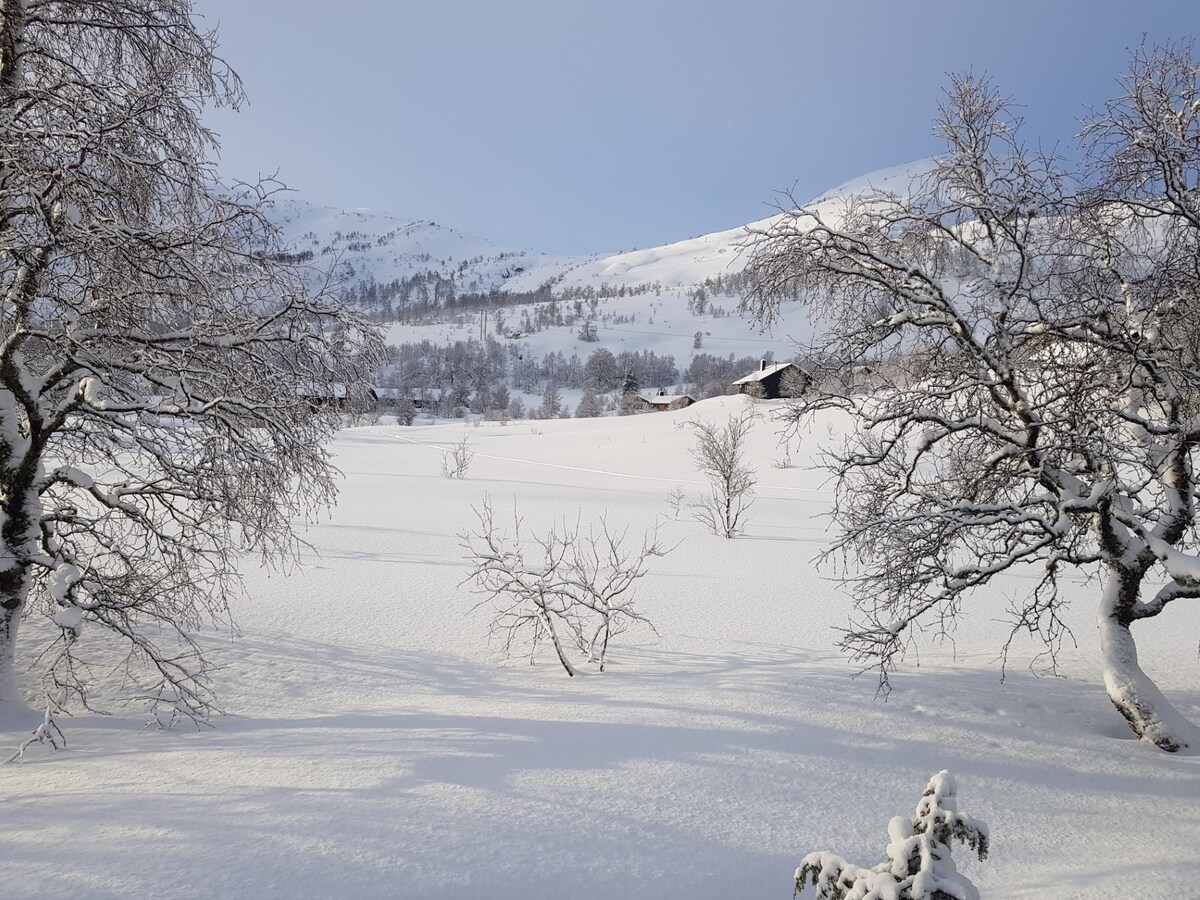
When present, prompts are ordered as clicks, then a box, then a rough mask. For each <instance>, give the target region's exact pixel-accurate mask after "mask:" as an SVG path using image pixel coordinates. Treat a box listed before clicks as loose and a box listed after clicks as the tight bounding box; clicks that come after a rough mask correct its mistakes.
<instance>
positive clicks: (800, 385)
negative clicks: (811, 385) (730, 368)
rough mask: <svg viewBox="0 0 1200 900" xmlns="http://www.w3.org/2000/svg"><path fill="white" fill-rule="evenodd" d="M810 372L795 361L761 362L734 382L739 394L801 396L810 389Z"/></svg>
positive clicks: (778, 397)
mask: <svg viewBox="0 0 1200 900" xmlns="http://www.w3.org/2000/svg"><path fill="white" fill-rule="evenodd" d="M808 381H809V378H808V374H807V373H806V372H804V370H803V369H801V368H800V367H799V366H797V365H796V364H795V363H768V362H767V361H766V360H765V359H764V360H762V362H760V363H759V366H758V369H757V371H754V372H751V373H750V374H749V375H746V376H745V377H743V378H739V379H738V380H737V381H735V382H734V383H733V386H734V387H735V388H737V391H738V393H739V394H750V395H751V396H754V397H762V398H763V399H766V400H778V399H780V398H781V397H799V396H800V395H801V394H803V393H804V392H805V391H806V390H807V389H808Z"/></svg>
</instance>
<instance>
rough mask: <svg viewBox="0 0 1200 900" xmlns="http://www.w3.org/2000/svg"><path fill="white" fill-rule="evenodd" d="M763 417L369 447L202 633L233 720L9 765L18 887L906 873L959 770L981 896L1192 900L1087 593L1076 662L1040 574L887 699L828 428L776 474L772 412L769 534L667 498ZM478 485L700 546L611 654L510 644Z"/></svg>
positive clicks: (1196, 838)
mask: <svg viewBox="0 0 1200 900" xmlns="http://www.w3.org/2000/svg"><path fill="white" fill-rule="evenodd" d="M743 402H745V401H744V400H743V399H742V398H719V399H714V400H708V401H704V402H702V403H700V404H697V405H696V406H693V407H692V408H691V409H689V410H686V411H681V412H677V413H658V414H649V415H643V416H636V417H629V418H604V419H586V420H562V421H546V422H533V423H515V422H514V423H511V424H509V425H507V426H501V425H498V424H485V425H483V426H481V427H478V428H467V429H465V431H464V428H463V426H462V425H461V424H453V425H451V424H443V425H435V426H422V427H413V428H395V427H373V428H361V429H350V430H347V431H345V432H343V433H342V434H341V435H340V436H339V438H338V440H337V441H336V443H335V445H334V448H333V449H334V451H335V452H336V455H337V463H338V465H339V466H340V467H341V468H342V470H343V471H344V473H345V480H344V485H343V493H342V496H341V500H340V502H339V505H338V506H337V508H336V509H335V510H333V511H332V513H331V515H330V516H329V517H328V519H326V520H325V521H322V522H321V523H319V524H317V525H314V526H312V527H311V528H310V529H309V530H308V532H307V538H308V540H310V541H311V542H312V544H313V546H314V548H315V551H316V552H313V553H306V554H305V561H304V566H303V568H302V569H301V570H300V571H297V572H295V573H293V574H291V575H288V576H284V575H279V574H270V573H267V572H257V571H248V572H247V589H248V598H247V600H246V602H245V604H244V605H243V606H242V607H241V608H239V609H238V610H237V619H238V622H239V624H240V625H241V636H240V637H236V638H235V637H234V636H232V635H229V634H213V635H210V636H209V638H208V641H209V644H210V646H211V652H212V653H213V654H214V656H215V658H217V659H219V661H220V663H221V664H222V666H223V669H222V671H221V672H219V673H218V679H219V682H218V684H219V688H220V692H221V696H222V699H223V702H224V705H225V707H226V710H227V712H228V713H229V715H228V716H227V717H224V718H221V719H219V720H217V721H216V728H215V729H213V730H202V731H190V730H187V729H179V730H175V731H172V732H167V733H161V732H156V731H144V730H142V729H141V724H142V723H141V720H139V719H138V718H136V717H129V716H119V717H114V718H102V717H99V716H92V715H82V716H78V717H76V718H74V719H72V720H70V721H68V723H67V726H68V727H67V737H68V740H69V741H70V745H69V747H68V749H66V750H64V751H61V752H58V753H51V752H48V751H43V750H41V749H34V750H33V751H31V753H30V755H29V756H27V758H26V759H25V761H23V762H21V763H16V764H12V765H4V766H0V804H2V806H0V808H2V809H3V816H2V817H0V896H3V897H5V898H25V897H31V898H32V897H37V898H60V897H61V898H103V897H131V896H154V897H254V898H308V897H312V898H316V897H322V898H327V897H404V898H456V900H461V898H467V897H481V898H482V897H487V898H489V900H509V898H512V900H517V898H520V900H525V898H605V900H614V898H657V897H664V898H666V897H670V898H675V897H686V898H690V900H701V898H768V897H778V898H781V900H782V898H787V897H789V896H790V895H791V889H792V888H791V876H792V872H793V870H794V868H795V866H796V864H797V863H798V862H799V860H800V859H801V857H803V856H804V855H805V854H806V853H808V852H809V851H812V850H823V849H829V850H834V851H836V852H838V853H840V854H842V855H843V856H846V857H847V858H849V859H851V860H854V861H856V862H859V863H862V864H874V863H876V862H878V861H879V860H881V859H882V858H883V850H884V846H885V844H886V842H887V823H888V820H889V818H890V817H892V816H894V815H899V814H905V815H907V814H911V812H912V809H913V806H914V805H915V803H916V800H917V798H918V795H919V793H920V791H921V790H922V788H923V787H924V786H925V784H926V782H927V781H928V779H929V777H930V776H931V775H933V774H934V773H936V772H937V771H938V770H940V769H943V768H948V769H950V770H951V771H952V772H953V773H954V774H955V776H956V777H957V778H958V782H959V790H960V793H959V808H960V810H962V811H964V812H967V813H969V814H972V815H974V816H977V817H979V818H982V819H983V820H985V821H986V822H987V823H988V824H989V825H990V826H991V832H992V852H991V857H990V858H989V859H988V860H987V861H986V862H984V863H979V862H977V861H972V860H970V859H969V858H968V855H967V854H964V855H962V857H961V862H960V865H961V867H962V868H963V870H965V871H966V872H967V873H968V874H969V876H970V877H971V878H972V879H973V880H974V881H975V883H976V884H977V885H978V886H979V887H980V889H981V890H982V892H983V895H984V896H985V897H989V898H1016V897H1024V898H1045V897H1054V898H1058V900H1064V898H1072V897H1080V898H1083V897H1087V898H1096V897H1101V898H1110V897H1112V898H1115V897H1122V898H1125V897H1129V898H1134V897H1139V898H1140V897H1147V898H1148V897H1167V896H1170V897H1189V896H1192V897H1195V896H1200V889H1197V888H1196V886H1195V885H1196V882H1195V878H1194V870H1195V867H1196V863H1197V859H1198V857H1200V803H1198V802H1197V801H1198V800H1200V756H1194V755H1193V756H1183V755H1176V756H1172V755H1168V754H1164V753H1162V752H1160V751H1158V750H1156V749H1154V748H1153V747H1150V746H1149V745H1146V744H1142V743H1139V742H1137V741H1136V740H1134V739H1133V738H1132V736H1131V734H1130V733H1129V732H1128V730H1127V729H1126V728H1125V726H1124V723H1123V722H1122V721H1121V719H1120V718H1119V716H1118V715H1117V714H1116V713H1115V712H1114V711H1113V709H1112V708H1111V706H1110V705H1109V703H1108V701H1107V699H1106V698H1105V696H1104V693H1103V690H1102V687H1101V685H1100V682H1099V677H1098V674H1097V652H1096V638H1095V633H1094V629H1093V627H1092V624H1091V617H1092V610H1093V607H1092V604H1091V603H1090V602H1089V599H1090V598H1089V593H1090V589H1089V588H1087V587H1086V586H1083V585H1080V586H1078V587H1077V593H1078V597H1077V602H1076V603H1075V605H1074V607H1073V609H1072V612H1071V623H1072V625H1073V627H1074V629H1075V637H1076V639H1077V641H1078V647H1077V648H1075V647H1072V648H1069V649H1067V650H1066V651H1064V653H1063V655H1062V663H1063V665H1062V670H1061V671H1062V676H1063V677H1058V678H1055V677H1040V678H1039V677H1035V676H1034V675H1033V674H1031V673H1030V672H1029V671H1028V669H1027V668H1026V665H1025V664H1026V663H1027V662H1028V661H1029V660H1030V659H1032V657H1033V655H1034V654H1035V652H1036V650H1037V648H1036V647H1033V646H1031V645H1021V646H1020V647H1019V648H1018V650H1017V658H1016V659H1015V661H1010V669H1009V675H1008V678H1007V679H1006V680H1005V681H1003V682H1001V680H1000V670H999V666H998V664H997V662H996V655H997V651H998V648H999V645H1000V642H1001V640H1002V638H1003V635H1004V634H1005V632H1006V629H1005V627H1004V626H1003V624H1002V623H1000V622H999V621H998V620H999V619H1000V618H1001V615H1002V612H1003V609H1004V607H1005V606H1006V602H1005V596H1004V593H1005V591H1013V592H1015V591H1019V590H1021V589H1022V587H1023V586H1024V584H1025V583H1024V582H1022V581H1021V580H1020V579H1019V578H1015V577H1014V578H1012V579H1010V580H1009V581H1008V582H1006V583H1005V585H1004V587H1003V589H997V590H993V591H991V592H990V593H989V594H988V595H979V596H976V597H974V598H973V600H974V602H972V603H971V604H969V606H968V609H967V615H966V616H965V617H964V619H963V621H962V625H961V628H960V630H959V632H958V634H957V635H956V640H955V645H954V646H945V645H943V646H936V645H934V646H929V645H926V646H923V647H922V648H921V653H920V657H919V663H920V665H919V666H918V665H916V663H917V662H918V660H917V659H916V658H915V657H914V658H913V659H912V660H910V665H909V666H908V667H907V668H906V669H905V671H904V672H903V673H902V674H901V675H900V676H899V677H898V678H897V679H896V681H895V690H894V692H893V693H892V695H891V697H890V699H888V700H887V701H886V702H884V701H883V700H877V699H876V698H875V695H874V682H873V681H872V680H871V677H870V676H864V677H862V678H859V679H853V678H851V674H852V671H853V670H852V668H851V667H850V666H849V665H848V664H847V663H846V662H845V661H844V660H843V659H842V658H841V657H840V656H839V655H838V654H837V652H836V651H835V650H834V649H833V643H834V641H835V638H836V635H835V632H834V630H833V629H834V628H835V627H836V626H839V625H841V624H844V622H845V621H846V615H847V607H846V604H845V601H844V599H843V598H842V597H841V596H840V594H839V591H838V588H837V585H836V584H834V583H832V582H830V581H827V580H824V579H823V578H822V577H821V575H820V574H819V573H818V572H817V571H816V570H815V569H814V567H813V564H812V557H813V556H814V555H815V554H816V553H817V552H818V551H820V550H821V548H822V547H824V546H826V545H827V541H828V536H827V534H826V522H825V520H824V519H823V518H822V517H821V514H822V513H823V512H824V511H825V510H827V508H828V504H829V499H830V494H829V492H828V489H827V485H824V484H823V482H822V477H821V476H820V475H819V474H818V473H815V472H812V471H809V470H807V469H806V468H805V463H806V461H807V460H808V458H809V456H810V454H811V452H812V449H813V447H814V446H815V443H816V441H817V439H818V438H820V437H821V436H822V433H823V432H824V429H822V428H818V429H816V432H817V433H816V434H814V435H812V436H811V438H810V440H808V441H807V442H806V443H805V444H804V446H803V447H802V448H800V449H797V448H793V449H792V450H791V458H792V460H793V462H794V463H795V465H794V466H792V467H790V468H783V467H776V466H775V465H773V462H778V461H782V460H783V459H784V457H785V455H786V451H785V450H784V449H783V448H781V447H779V446H778V444H777V438H776V435H775V427H776V426H774V425H773V424H772V423H771V422H769V421H767V420H765V419H764V421H762V422H761V423H760V424H758V425H757V426H756V430H755V432H754V435H753V451H754V457H755V459H756V461H757V463H758V465H759V477H760V483H759V497H758V500H757V502H756V503H755V505H754V506H753V507H752V509H751V512H750V516H749V524H748V528H747V531H746V534H745V535H744V536H743V537H741V538H738V539H736V540H732V541H726V540H723V539H720V538H716V537H713V536H711V535H709V534H706V533H705V532H704V531H703V530H702V528H701V526H700V525H699V524H697V523H696V522H694V521H691V520H689V519H688V517H687V516H686V513H685V514H684V515H682V516H681V517H680V518H679V519H674V518H672V514H671V510H670V507H669V505H668V503H667V494H668V492H669V491H671V490H672V489H673V488H675V487H677V486H679V487H682V489H683V490H685V491H686V492H687V494H688V495H689V497H690V498H692V499H694V498H696V497H697V496H698V495H699V493H700V491H701V485H700V484H699V481H698V477H697V475H696V473H695V471H694V468H693V465H692V463H691V460H690V458H689V454H688V449H689V447H690V445H691V434H690V432H689V429H688V428H687V426H686V421H687V420H688V419H691V418H695V417H707V418H712V419H714V420H719V419H723V417H724V416H725V415H726V414H728V413H729V412H731V411H733V410H735V409H736V408H737V407H738V406H740V405H741V404H742V403H743ZM760 408H761V409H763V410H768V409H769V408H770V404H762V405H761V406H760ZM827 425H828V429H829V430H831V431H836V428H837V423H836V422H834V421H832V420H831V421H829V422H828V423H827ZM464 433H465V434H467V435H468V437H469V441H470V445H471V446H472V447H473V448H474V449H475V450H476V451H477V456H476V457H475V459H474V461H473V463H472V465H471V467H470V469H469V472H468V474H467V477H466V478H465V479H464V480H461V481H454V480H447V479H445V478H443V477H441V475H440V462H441V452H440V449H439V448H443V447H447V446H449V445H450V444H452V443H454V442H456V441H458V440H459V439H460V438H461V437H462V435H463V434H464ZM485 495H488V496H490V497H491V500H492V503H493V505H494V506H495V507H496V508H497V510H498V511H500V512H506V511H507V510H509V509H510V508H511V506H512V504H513V503H514V498H515V502H516V503H517V504H518V506H519V509H520V511H521V513H522V514H523V515H524V516H525V519H526V522H527V524H528V525H529V526H530V527H531V529H533V530H536V529H537V528H539V527H541V526H545V525H548V524H549V523H550V522H552V521H553V520H555V519H556V518H558V517H561V516H564V515H565V516H567V517H568V518H570V519H571V520H572V521H573V520H574V518H575V516H576V515H577V514H579V515H580V516H581V517H582V520H583V521H584V522H585V523H587V522H589V521H591V520H593V519H595V518H596V517H598V516H600V515H602V514H607V516H608V518H609V521H610V522H611V523H614V524H617V523H627V524H629V525H630V527H631V532H632V533H633V534H637V535H640V534H641V532H642V531H643V530H645V529H648V528H651V527H653V525H654V524H655V523H656V522H660V523H661V528H662V534H663V536H664V537H665V538H666V539H667V540H668V541H670V542H671V543H678V547H677V548H676V549H675V550H674V551H673V552H671V553H670V554H669V555H668V556H666V557H665V558H662V559H656V560H652V561H651V564H650V573H649V574H648V575H647V577H646V578H645V579H644V581H643V582H642V583H641V585H640V588H639V590H640V595H639V596H640V605H641V607H642V610H643V612H644V613H645V614H646V615H647V616H648V617H649V618H650V619H651V620H652V621H653V623H654V625H655V626H656V628H657V630H658V634H657V635H655V634H654V633H652V632H650V631H648V630H643V631H634V632H629V633H626V634H624V635H622V636H620V637H619V638H618V639H617V641H616V643H615V644H614V646H612V647H611V648H610V651H609V657H608V661H609V667H608V671H607V672H605V673H604V674H597V673H591V672H589V673H587V674H584V675H581V676H580V677H578V678H574V679H570V678H567V677H566V675H565V674H564V673H563V671H562V670H561V668H559V667H558V666H557V664H556V663H555V662H554V660H553V659H552V658H551V657H550V655H549V654H548V653H547V654H545V655H539V657H538V659H537V661H536V665H532V666H531V665H529V664H528V661H527V660H525V659H514V660H512V661H511V662H509V663H507V664H505V663H504V662H503V661H502V660H501V659H500V658H499V656H498V652H497V648H496V647H495V646H494V645H492V646H489V644H488V640H487V625H488V620H489V615H488V611H487V609H485V608H477V605H476V604H477V603H478V598H477V597H475V596H473V595H472V594H471V593H470V592H469V590H468V586H465V585H463V584H461V582H462V579H463V578H464V576H465V574H466V565H465V563H464V562H463V560H462V550H461V548H460V546H459V538H458V534H459V533H460V532H462V531H463V529H465V528H469V527H470V526H471V525H472V523H473V513H472V506H473V505H478V504H479V503H480V502H481V500H482V499H483V497H484V496H485ZM1163 620H1164V621H1162V622H1161V623H1158V622H1156V623H1153V624H1150V625H1149V626H1146V627H1142V629H1141V632H1142V633H1141V636H1140V637H1141V647H1142V654H1143V662H1144V663H1145V665H1146V667H1147V668H1148V670H1149V671H1150V672H1151V673H1152V674H1153V675H1154V676H1156V677H1157V678H1158V679H1159V681H1160V684H1161V685H1162V686H1163V687H1164V689H1165V690H1166V691H1167V693H1168V695H1169V696H1170V697H1171V698H1172V700H1173V701H1174V702H1176V703H1177V704H1178V706H1179V707H1180V708H1181V710H1182V711H1183V712H1185V713H1186V714H1188V715H1190V716H1191V717H1192V718H1193V720H1200V682H1198V676H1197V659H1196V641H1197V636H1198V634H1200V627H1198V626H1200V612H1197V611H1195V610H1190V611H1189V610H1187V609H1179V610H1174V609H1173V610H1171V612H1170V613H1168V614H1167V615H1165V616H1163ZM0 739H2V742H3V744H4V746H5V747H13V746H14V745H15V743H16V741H17V737H16V736H15V735H11V734H9V735H0ZM5 755H7V754H5Z"/></svg>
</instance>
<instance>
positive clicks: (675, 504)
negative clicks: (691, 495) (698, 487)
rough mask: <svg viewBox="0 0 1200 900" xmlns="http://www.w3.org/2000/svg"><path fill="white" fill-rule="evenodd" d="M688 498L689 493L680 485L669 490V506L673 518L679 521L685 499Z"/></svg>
mask: <svg viewBox="0 0 1200 900" xmlns="http://www.w3.org/2000/svg"><path fill="white" fill-rule="evenodd" d="M686 499H687V493H686V492H685V491H684V489H683V488H682V487H680V486H679V485H675V487H673V488H671V490H669V491H667V506H668V507H670V509H671V518H672V519H675V520H677V521H678V519H679V513H680V511H681V510H682V509H683V501H684V500H686Z"/></svg>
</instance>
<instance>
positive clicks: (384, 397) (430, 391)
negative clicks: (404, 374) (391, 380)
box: [371, 387, 442, 409]
mask: <svg viewBox="0 0 1200 900" xmlns="http://www.w3.org/2000/svg"><path fill="white" fill-rule="evenodd" d="M371 392H372V393H373V394H374V395H375V401H376V404H377V405H378V407H379V408H380V409H396V408H398V407H399V406H400V404H401V403H403V402H404V401H405V400H408V401H409V402H411V403H412V405H413V406H414V407H416V408H417V409H437V408H438V405H439V404H440V403H441V402H442V392H441V391H440V390H438V389H436V388H385V387H377V388H372V389H371Z"/></svg>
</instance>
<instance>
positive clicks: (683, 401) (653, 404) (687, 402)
mask: <svg viewBox="0 0 1200 900" xmlns="http://www.w3.org/2000/svg"><path fill="white" fill-rule="evenodd" d="M637 396H638V401H639V406H640V407H641V408H642V410H643V411H649V410H653V411H655V412H666V411H667V410H671V409H686V408H687V407H689V406H691V405H692V404H693V403H695V402H696V398H695V397H693V396H692V395H691V394H668V393H667V392H666V391H663V390H659V391H658V392H654V391H642V392H641V393H639V394H638V395H637Z"/></svg>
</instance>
